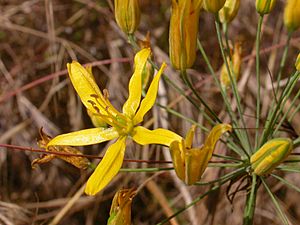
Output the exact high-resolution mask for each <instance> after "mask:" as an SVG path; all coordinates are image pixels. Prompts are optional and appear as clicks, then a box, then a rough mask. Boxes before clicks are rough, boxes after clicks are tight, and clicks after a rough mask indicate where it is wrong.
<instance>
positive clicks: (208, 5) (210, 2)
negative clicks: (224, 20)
mask: <svg viewBox="0 0 300 225" xmlns="http://www.w3.org/2000/svg"><path fill="white" fill-rule="evenodd" d="M225 2H226V0H204V6H203V7H204V9H205V10H206V11H208V12H211V13H214V14H217V13H218V12H219V11H220V9H221V8H222V7H223V6H224V4H225Z"/></svg>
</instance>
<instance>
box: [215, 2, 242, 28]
mask: <svg viewBox="0 0 300 225" xmlns="http://www.w3.org/2000/svg"><path fill="white" fill-rule="evenodd" d="M239 8H240V0H227V1H226V2H225V5H224V7H223V8H222V9H221V10H220V12H219V16H220V21H221V22H222V23H230V22H231V21H232V20H233V19H234V18H235V17H236V15H237V13H238V11H239Z"/></svg>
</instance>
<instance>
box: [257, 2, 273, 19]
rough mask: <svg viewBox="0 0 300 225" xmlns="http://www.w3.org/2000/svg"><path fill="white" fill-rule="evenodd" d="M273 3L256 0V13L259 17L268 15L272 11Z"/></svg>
mask: <svg viewBox="0 0 300 225" xmlns="http://www.w3.org/2000/svg"><path fill="white" fill-rule="evenodd" d="M275 3H276V0H256V4H255V6H256V11H257V12H258V13H259V14H260V15H264V14H268V13H270V12H271V11H272V10H273V8H274V6H275Z"/></svg>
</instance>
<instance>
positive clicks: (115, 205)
mask: <svg viewBox="0 0 300 225" xmlns="http://www.w3.org/2000/svg"><path fill="white" fill-rule="evenodd" d="M135 195H136V190H135V188H130V189H121V190H119V191H118V192H117V193H116V194H115V196H114V198H113V201H112V203H111V208H110V213H109V214H110V217H109V218H108V221H107V225H131V203H132V200H133V198H134V196H135Z"/></svg>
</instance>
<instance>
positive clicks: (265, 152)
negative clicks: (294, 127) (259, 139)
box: [250, 138, 293, 176]
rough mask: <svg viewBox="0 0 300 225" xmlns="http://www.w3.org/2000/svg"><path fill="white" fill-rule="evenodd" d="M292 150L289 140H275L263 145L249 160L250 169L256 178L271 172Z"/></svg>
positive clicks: (291, 143)
mask: <svg viewBox="0 0 300 225" xmlns="http://www.w3.org/2000/svg"><path fill="white" fill-rule="evenodd" d="M292 150H293V142H292V140H291V139H289V138H276V139H272V140H270V141H268V142H267V143H265V144H264V145H263V146H262V147H261V148H260V149H259V150H257V152H255V153H254V154H253V155H252V156H251V158H250V162H251V167H252V169H253V172H254V173H255V174H256V175H258V176H264V175H267V174H269V173H271V172H272V171H273V169H274V168H275V167H277V166H278V165H279V164H280V163H281V162H283V161H284V160H285V159H286V158H287V157H288V156H289V154H290V153H291V151H292Z"/></svg>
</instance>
